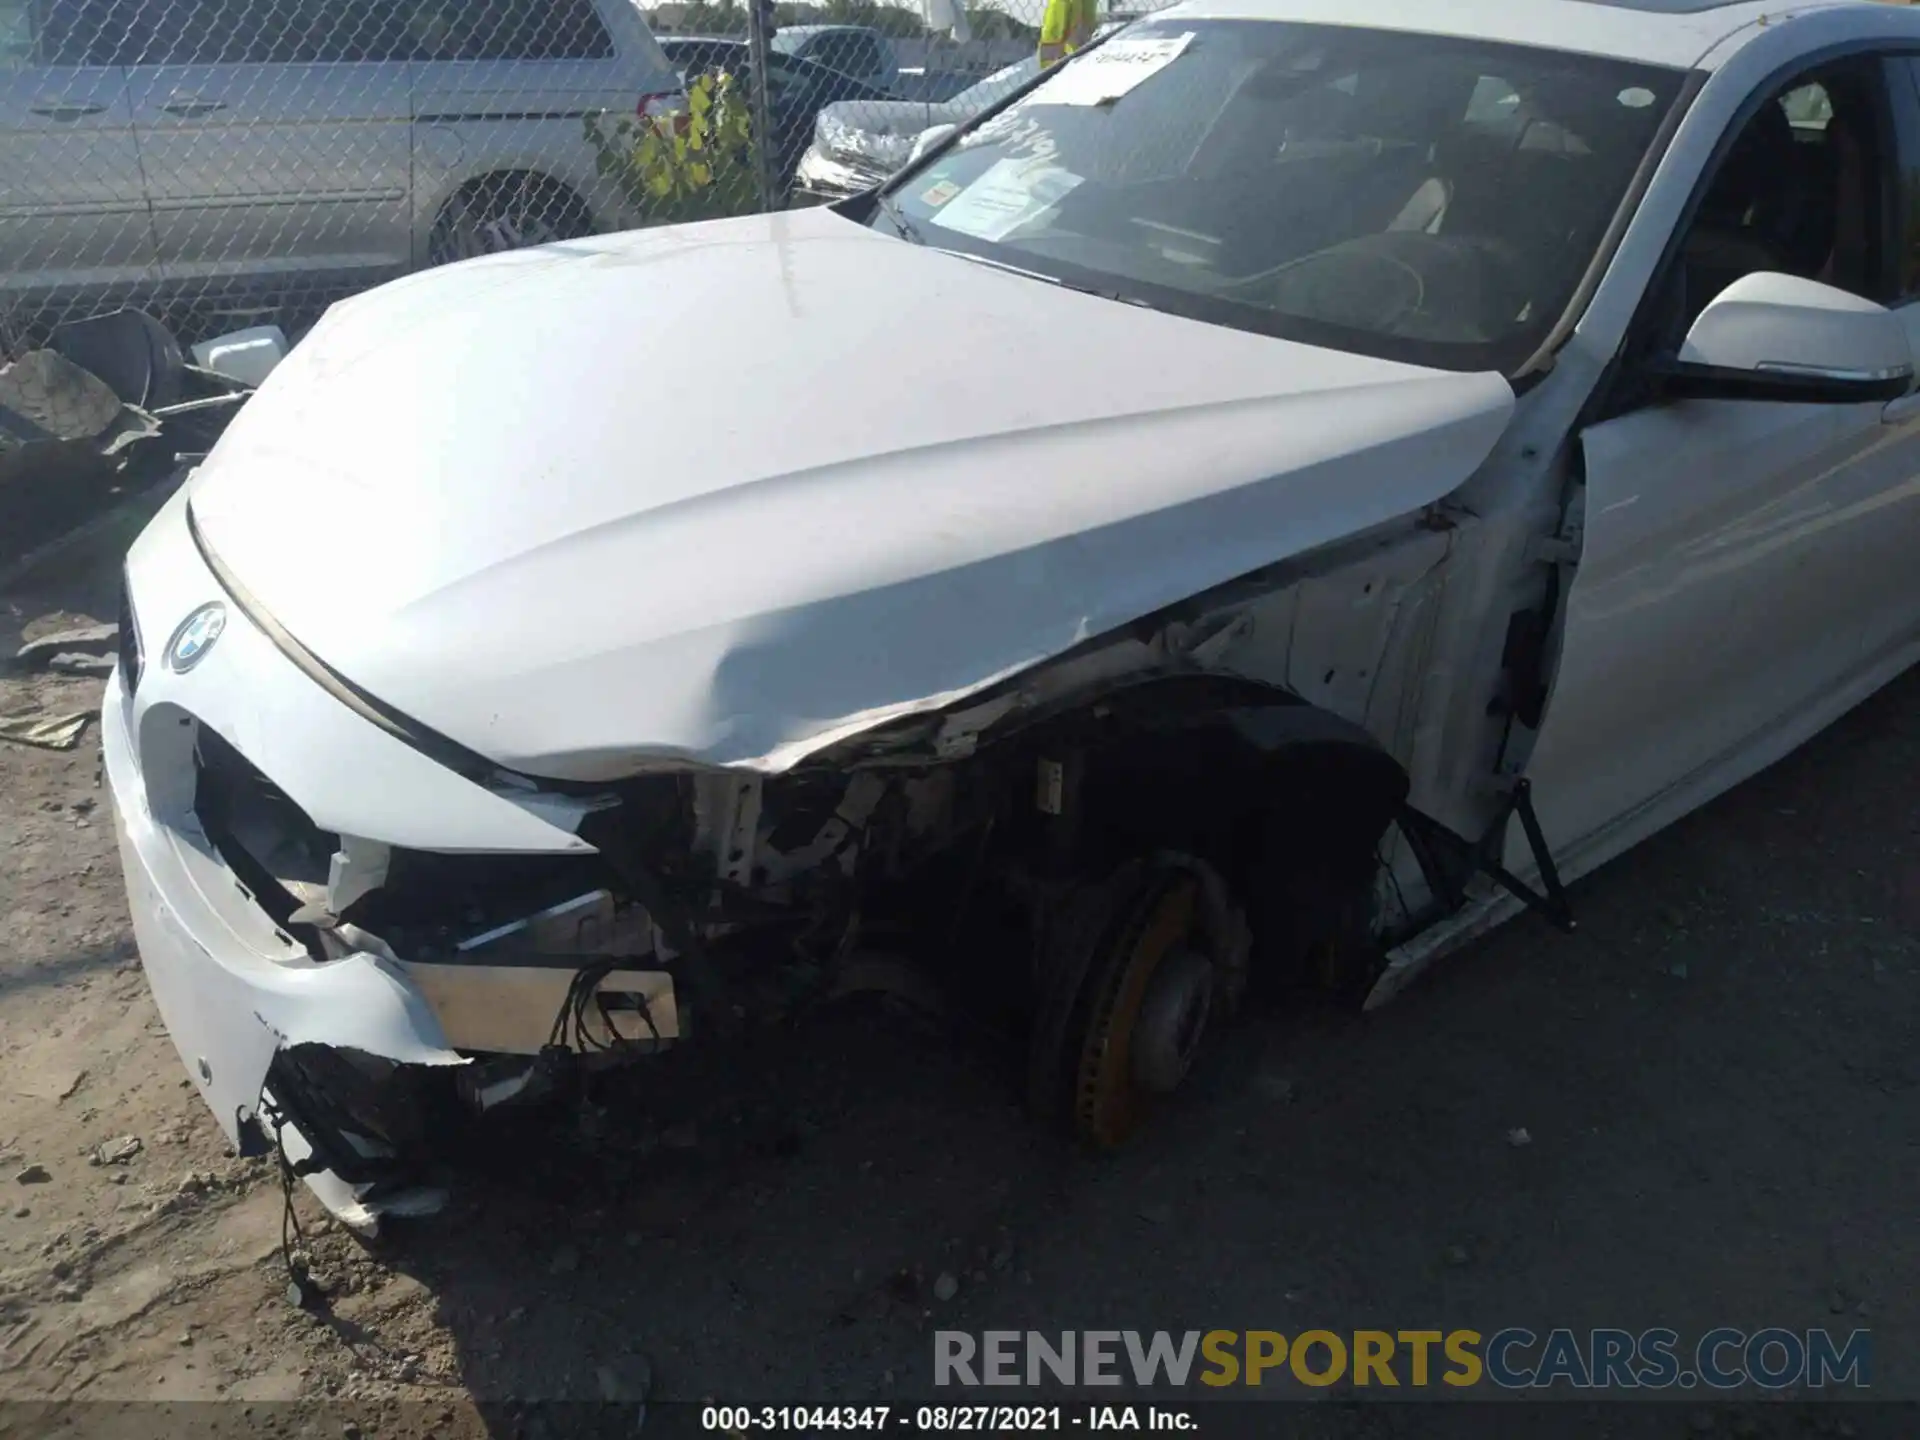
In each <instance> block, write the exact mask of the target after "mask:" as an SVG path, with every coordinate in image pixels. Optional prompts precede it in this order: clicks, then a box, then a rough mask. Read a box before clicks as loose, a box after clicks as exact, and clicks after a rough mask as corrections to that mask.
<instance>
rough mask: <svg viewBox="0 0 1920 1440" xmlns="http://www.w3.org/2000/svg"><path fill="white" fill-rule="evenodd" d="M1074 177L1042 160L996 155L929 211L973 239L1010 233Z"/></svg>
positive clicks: (1054, 201)
mask: <svg viewBox="0 0 1920 1440" xmlns="http://www.w3.org/2000/svg"><path fill="white" fill-rule="evenodd" d="M1079 183H1080V177H1079V176H1078V175H1075V174H1073V173H1072V172H1070V171H1067V170H1062V169H1060V168H1059V167H1058V166H1057V165H1052V164H1049V163H1047V162H1046V161H1034V160H996V161H995V162H994V163H993V164H991V165H989V166H988V167H987V168H986V169H985V170H984V171H982V172H981V174H980V177H979V178H978V179H976V180H975V181H973V183H972V184H970V185H968V186H967V188H966V189H964V190H962V191H961V192H960V193H959V194H958V195H956V196H955V197H954V198H953V199H951V200H949V201H948V202H947V203H946V206H945V208H944V209H942V210H941V211H940V213H939V214H938V215H936V216H935V217H934V223H935V224H936V225H939V226H941V227H942V228H943V229H947V230H957V231H959V232H960V233H961V234H962V235H971V236H973V237H974V238H975V239H978V240H999V239H1003V238H1004V237H1006V236H1008V235H1011V234H1012V233H1013V232H1014V231H1015V230H1018V229H1019V228H1020V227H1021V226H1022V225H1024V224H1026V223H1027V221H1029V220H1032V219H1034V218H1036V217H1037V216H1039V215H1040V214H1042V213H1043V212H1045V211H1046V210H1048V209H1050V208H1051V207H1052V206H1054V205H1056V204H1058V203H1059V201H1060V199H1061V197H1062V196H1064V195H1065V194H1066V193H1067V192H1068V191H1069V190H1071V189H1073V187H1074V186H1076V185H1078V184H1079Z"/></svg>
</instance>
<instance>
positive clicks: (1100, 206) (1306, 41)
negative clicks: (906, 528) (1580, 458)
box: [872, 16, 1682, 370]
mask: <svg viewBox="0 0 1920 1440" xmlns="http://www.w3.org/2000/svg"><path fill="white" fill-rule="evenodd" d="M1681 79H1682V75H1681V72H1679V71H1676V70H1671V69H1662V68H1655V67H1650V66H1640V65H1634V64H1628V63H1625V62H1620V61H1613V60H1607V59H1601V58H1599V57H1594V56H1587V55H1576V54H1570V53H1566V52H1561V51H1555V50H1548V49H1538V48H1531V47H1522V46H1514V45H1502V44H1494V43H1488V42H1480V41H1468V40H1448V39H1443V38H1436V37H1433V36H1426V35H1412V34H1406V33H1401V32H1395V31H1390V30H1374V29H1363V28H1359V27H1354V28H1346V27H1340V26H1322V25H1309V24H1299V23H1294V22H1291V21H1282V20H1237V19H1235V20H1228V19H1210V18H1203V17H1199V16H1196V17H1193V18H1179V17H1175V16H1163V17H1159V18H1153V19H1142V20H1137V21H1135V22H1134V23H1133V24H1131V25H1129V26H1128V27H1127V29H1126V30H1124V31H1123V32H1121V33H1120V34H1117V35H1115V36H1114V37H1113V38H1111V39H1109V40H1107V41H1105V42H1104V43H1103V44H1102V45H1101V46H1100V47H1098V48H1097V49H1095V50H1092V51H1089V52H1088V53H1087V54H1086V55H1085V56H1083V57H1080V58H1078V59H1075V60H1072V61H1070V62H1068V63H1067V64H1065V65H1062V66H1061V67H1060V68H1059V70H1058V71H1057V72H1053V73H1050V74H1049V75H1048V77H1047V78H1045V79H1044V80H1042V81H1041V83H1040V84H1039V85H1038V86H1037V87H1036V88H1035V89H1033V90H1031V91H1028V92H1027V93H1026V94H1025V95H1023V96H1022V97H1021V98H1020V99H1019V100H1017V101H1015V102H1013V103H1012V104H1011V105H1010V106H1008V107H1007V108H1005V109H1002V110H999V111H996V112H994V113H993V114H992V116H991V117H990V118H988V119H986V120H985V121H984V122H982V123H979V124H977V125H976V126H974V127H973V128H972V129H970V130H968V131H966V132H964V133H963V134H962V135H961V136H960V138H959V140H958V141H957V142H956V143H955V144H954V145H953V146H952V147H951V148H950V149H948V150H946V151H944V152H942V153H941V154H939V155H938V156H936V157H933V158H930V159H928V160H927V161H926V162H924V163H923V164H922V165H921V166H920V167H918V168H917V169H915V170H912V171H910V172H908V174H907V175H906V176H905V177H904V178H903V179H902V180H901V181H900V182H899V183H898V184H897V185H895V186H894V187H893V189H892V198H893V199H894V200H895V202H896V203H897V213H898V214H899V215H900V216H901V217H903V218H904V219H905V221H906V222H907V224H908V226H909V227H911V228H912V229H913V230H914V231H915V232H916V233H918V234H920V235H921V236H923V238H924V239H925V240H926V242H927V243H928V244H932V245H939V246H942V247H945V248H950V249H955V250H960V251H963V252H967V253H977V254H979V255H980V256H981V257H982V258H988V259H994V260H999V261H1002V262H1004V263H1006V264H1008V265H1011V266H1014V267H1017V268H1019V269H1022V270H1026V271H1030V272H1036V273H1039V274H1041V275H1046V276H1051V277H1053V278H1056V279H1058V280H1060V281H1062V282H1063V283H1066V284H1070V285H1074V286H1076V287H1080V288H1084V289H1090V290H1092V291H1094V292H1095V293H1097V294H1101V295H1105V296H1109V297H1111V298H1113V299H1115V300H1119V301H1124V302H1127V303H1131V304H1138V305H1146V306H1150V307H1153V308H1157V309H1164V310H1167V311H1170V312H1172V313H1175V314H1181V315H1186V316H1188V317H1190V318H1194V319H1199V320H1206V321H1210V322H1213V323H1217V324H1223V325H1233V326H1238V327H1240V328H1244V329H1250V330H1255V331H1259V332H1261V333H1266V334H1279V335H1285V336H1288V337H1290V338H1297V339H1302V340H1307V341H1310V342H1312V343H1315V344H1322V345H1328V346H1334V347H1338V348H1346V349H1353V350H1358V351H1361V352H1363V353H1368V354H1377V355H1385V356H1388V357H1391V358H1398V359H1406V360H1411V361H1415V362H1417V363H1425V364H1432V365H1439V366H1446V367H1450V368H1458V369H1475V370H1479V369H1503V370H1505V369H1512V368H1515V367H1517V366H1518V365H1519V364H1520V363H1521V362H1522V361H1524V360H1525V359H1527V357H1528V356H1530V355H1531V354H1532V353H1533V351H1534V349H1536V348H1537V346H1538V345H1539V343H1540V341H1541V340H1542V339H1544V337H1545V335H1546V334H1547V332H1548V330H1549V329H1550V328H1551V327H1552V325H1553V324H1554V322H1555V321H1556V320H1557V319H1558V318H1559V316H1560V315H1561V313H1562V312H1563V311H1564V310H1565V308H1566V306H1567V304H1568V303H1569V301H1570V299H1571V298H1572V296H1573V294H1574V291H1575V287H1576V286H1577V285H1578V283H1579V281H1580V278H1581V276H1582V275H1583V274H1584V273H1585V271H1586V269H1587V267H1588V265H1589V264H1590V262H1591V261H1592V258H1593V256H1594V253H1595V250H1596V248H1597V247H1598V245H1599V244H1600V241H1601V239H1602V237H1603V236H1604V234H1605V233H1606V229H1607V226H1608V223H1609V222H1610V221H1611V219H1612V218H1613V215H1614V213H1615V212H1616V210H1617V209H1618V207H1619V205H1620V203H1621V200H1622V197H1623V196H1624V194H1625V193H1626V189H1627V185H1628V182H1629V181H1630V180H1631V178H1632V176H1633V173H1634V171H1635V169H1636V168H1637V167H1638V165H1639V164H1640V162H1641V159H1642V158H1643V157H1644V156H1645V155H1646V153H1647V150H1648V147H1649V146H1651V145H1652V144H1653V143H1654V140H1655V137H1656V136H1657V135H1658V133H1659V129H1660V124H1661V120H1662V118H1663V116H1664V115H1665V114H1666V112H1667V110H1668V108H1669V107H1670V106H1671V105H1672V103H1673V101H1674V98H1675V96H1676V95H1677V94H1678V93H1679V89H1680V83H1681ZM872 223H873V225H874V227H875V228H876V229H881V230H885V229H887V228H888V227H889V225H890V224H891V221H890V219H889V217H888V216H887V215H886V214H885V213H884V212H882V213H879V214H877V215H876V216H875V217H874V219H873V222H872Z"/></svg>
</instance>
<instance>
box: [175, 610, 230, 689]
mask: <svg viewBox="0 0 1920 1440" xmlns="http://www.w3.org/2000/svg"><path fill="white" fill-rule="evenodd" d="M226 628H227V607H226V606H224V605H222V604H221V603H220V602H219V601H218V600H215V601H214V602H213V603H212V604H210V605H202V606H201V607H200V608H199V609H198V610H196V611H194V612H193V613H192V614H191V615H189V616H187V618H186V619H184V620H182V621H181V622H180V628H179V629H178V630H176V631H174V632H173V639H172V640H171V641H169V642H168V644H167V668H168V669H169V670H172V671H173V672H174V673H175V674H179V675H184V674H186V673H187V671H189V670H191V669H192V668H193V667H194V666H196V665H198V664H199V663H200V662H201V661H202V660H203V659H205V658H206V654H207V652H208V651H209V650H211V649H212V648H213V642H214V641H216V640H218V639H219V638H220V632H221V631H223V630H225V629H226Z"/></svg>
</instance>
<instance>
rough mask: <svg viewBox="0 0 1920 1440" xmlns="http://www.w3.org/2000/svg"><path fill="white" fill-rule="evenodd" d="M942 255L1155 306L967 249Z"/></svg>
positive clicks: (1098, 296)
mask: <svg viewBox="0 0 1920 1440" xmlns="http://www.w3.org/2000/svg"><path fill="white" fill-rule="evenodd" d="M940 253H941V254H942V255H958V256H959V257H960V258H961V259H962V260H971V261H973V263H974V264H976V265H985V266H987V267H988V268H989V269H992V270H1004V271H1005V272H1006V273H1007V274H1009V275H1020V276H1024V277H1025V278H1026V279H1028V280H1040V281H1044V282H1045V283H1046V284H1048V285H1054V286H1058V287H1059V288H1060V289H1062V290H1076V291H1078V292H1079V293H1080V294H1082V295H1092V296H1094V297H1095V298H1096V299H1099V300H1117V301H1119V302H1120V303H1121V304H1122V305H1139V306H1141V307H1143V308H1145V309H1148V310H1151V309H1153V308H1154V307H1153V306H1151V305H1149V304H1148V303H1147V302H1146V301H1144V300H1136V299H1135V298H1134V297H1133V296H1131V295H1122V294H1121V293H1120V292H1119V291H1118V290H1102V289H1101V288H1100V287H1099V286H1097V285H1088V284H1085V283H1083V282H1081V281H1079V280H1065V279H1062V278H1061V277H1060V276H1058V275H1049V274H1047V272H1046V271H1044V270H1029V269H1027V268H1026V267H1025V266H1024V265H1009V264H1008V263H1007V262H1006V261H1005V260H995V259H992V258H990V257H988V256H986V255H975V254H973V253H972V252H971V251H967V250H946V249H942V250H941V251H940Z"/></svg>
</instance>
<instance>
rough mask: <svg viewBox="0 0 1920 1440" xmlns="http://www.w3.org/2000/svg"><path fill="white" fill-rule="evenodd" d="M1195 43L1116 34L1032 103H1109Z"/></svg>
mask: <svg viewBox="0 0 1920 1440" xmlns="http://www.w3.org/2000/svg"><path fill="white" fill-rule="evenodd" d="M1192 43H1193V32H1192V31H1191V30H1188V31H1186V32H1185V33H1183V34H1180V35H1155V36H1146V35H1141V36H1134V37H1132V38H1129V37H1126V36H1116V37H1115V38H1114V39H1112V40H1109V41H1108V42H1107V43H1106V44H1104V45H1101V46H1099V47H1097V48H1096V49H1093V50H1089V51H1088V52H1087V53H1086V54H1085V55H1082V56H1079V57H1078V58H1076V59H1075V60H1074V61H1073V62H1072V63H1070V64H1067V65H1063V66H1061V67H1060V73H1059V74H1058V75H1056V76H1054V77H1053V79H1051V80H1049V81H1048V82H1047V83H1046V84H1045V85H1042V86H1041V87H1040V88H1039V89H1038V90H1036V91H1035V92H1034V93H1033V95H1032V97H1031V98H1030V99H1029V100H1028V102H1027V103H1028V104H1030V105H1107V104H1110V103H1112V102H1113V101H1115V100H1118V99H1119V98H1120V97H1121V96H1122V95H1125V94H1126V93H1127V92H1128V91H1129V90H1132V89H1134V88H1135V87H1136V86H1138V85H1140V84H1141V83H1142V82H1143V81H1145V80H1147V79H1148V78H1150V77H1151V76H1154V75H1157V74H1159V73H1160V72H1161V71H1162V70H1164V69H1166V68H1167V66H1169V65H1171V64H1172V63H1173V62H1174V61H1175V60H1178V59H1179V58H1180V56H1181V54H1182V53H1183V52H1184V51H1185V50H1186V48H1187V46H1189V45H1191V44H1192Z"/></svg>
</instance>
